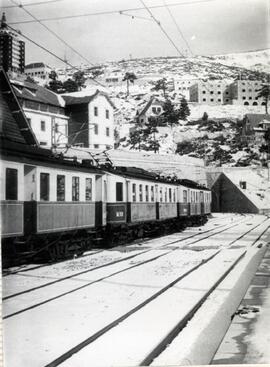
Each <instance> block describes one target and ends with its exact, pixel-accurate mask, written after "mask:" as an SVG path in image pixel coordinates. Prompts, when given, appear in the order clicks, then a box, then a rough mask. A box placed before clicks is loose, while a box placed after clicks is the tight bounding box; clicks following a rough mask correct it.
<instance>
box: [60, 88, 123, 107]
mask: <svg viewBox="0 0 270 367" xmlns="http://www.w3.org/2000/svg"><path fill="white" fill-rule="evenodd" d="M85 93H87V91H86V92H85ZM99 95H100V96H103V97H105V98H106V99H107V101H108V102H109V103H110V105H111V106H112V107H113V108H116V107H115V105H114V104H113V102H112V101H111V99H110V97H109V96H108V94H107V93H104V92H102V91H100V90H98V89H97V90H96V91H95V92H94V93H93V94H90V95H87V94H85V95H83V93H82V92H74V93H70V94H62V95H61V96H62V98H63V99H64V100H65V102H66V106H70V105H75V104H85V103H89V102H91V101H92V100H93V99H95V98H96V97H97V96H99Z"/></svg>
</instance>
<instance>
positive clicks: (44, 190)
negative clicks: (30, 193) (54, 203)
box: [40, 172, 50, 201]
mask: <svg viewBox="0 0 270 367" xmlns="http://www.w3.org/2000/svg"><path fill="white" fill-rule="evenodd" d="M49 197H50V174H49V173H44V172H41V173H40V200H42V201H49Z"/></svg>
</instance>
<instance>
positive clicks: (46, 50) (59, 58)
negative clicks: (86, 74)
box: [7, 24, 105, 87]
mask: <svg viewBox="0 0 270 367" xmlns="http://www.w3.org/2000/svg"><path fill="white" fill-rule="evenodd" d="M7 26H8V28H9V29H11V30H12V31H13V32H16V33H18V34H19V35H20V36H21V37H23V38H25V39H26V40H27V41H29V42H31V43H33V44H34V45H35V46H37V47H39V48H41V49H42V50H43V51H45V52H47V53H49V54H50V55H52V56H54V57H55V58H56V59H58V60H60V61H61V62H63V63H64V64H66V65H68V66H70V67H71V68H73V69H75V70H79V71H80V68H79V67H78V66H74V65H72V64H70V63H69V62H68V61H67V60H64V59H62V58H61V57H60V56H58V55H56V54H55V53H54V52H52V51H50V50H49V49H48V48H46V47H45V46H42V45H40V44H39V43H37V42H36V41H34V40H32V39H31V38H29V37H28V36H26V35H24V34H23V33H22V32H20V31H17V30H16V29H14V28H13V27H11V26H10V25H8V24H7ZM90 79H91V80H93V81H94V82H95V83H97V84H99V85H100V86H102V87H105V86H104V85H103V84H102V83H100V82H99V81H97V80H95V79H94V78H90Z"/></svg>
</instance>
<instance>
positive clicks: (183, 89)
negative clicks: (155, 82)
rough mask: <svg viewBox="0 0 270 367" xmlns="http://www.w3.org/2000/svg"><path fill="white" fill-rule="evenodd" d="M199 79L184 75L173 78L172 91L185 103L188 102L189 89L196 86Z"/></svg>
mask: <svg viewBox="0 0 270 367" xmlns="http://www.w3.org/2000/svg"><path fill="white" fill-rule="evenodd" d="M198 81H199V79H198V78H197V77H195V76H193V75H184V76H183V77H176V78H174V80H173V82H174V90H175V92H176V93H177V94H178V95H182V96H184V97H185V98H186V100H187V101H189V100H190V92H189V91H190V87H191V86H192V85H194V84H196V83H197V82H198Z"/></svg>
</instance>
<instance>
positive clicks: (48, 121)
mask: <svg viewBox="0 0 270 367" xmlns="http://www.w3.org/2000/svg"><path fill="white" fill-rule="evenodd" d="M11 83H12V86H13V89H14V91H15V93H16V96H17V98H18V100H19V102H20V104H21V106H22V108H23V111H24V113H25V115H26V117H27V119H28V123H29V124H30V126H31V128H32V130H33V132H34V134H35V136H36V139H37V141H38V142H39V144H40V146H41V147H44V148H52V147H54V146H56V147H61V146H62V147H63V146H65V145H66V144H67V143H68V117H67V116H66V114H65V108H64V107H65V102H64V100H63V99H62V98H61V96H59V95H57V94H55V93H53V92H51V91H49V90H48V89H46V88H44V87H41V86H39V85H37V84H34V83H29V82H25V81H18V80H12V81H11Z"/></svg>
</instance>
